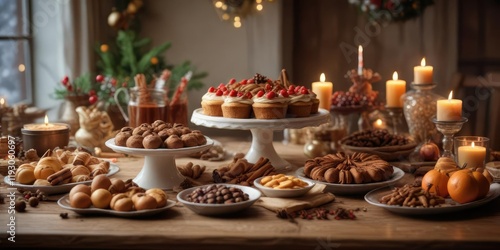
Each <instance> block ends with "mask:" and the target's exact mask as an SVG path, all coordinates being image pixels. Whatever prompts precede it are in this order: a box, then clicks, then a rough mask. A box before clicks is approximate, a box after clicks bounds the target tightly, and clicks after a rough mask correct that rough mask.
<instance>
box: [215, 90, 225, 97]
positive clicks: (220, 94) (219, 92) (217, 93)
mask: <svg viewBox="0 0 500 250" xmlns="http://www.w3.org/2000/svg"><path fill="white" fill-rule="evenodd" d="M222 94H224V92H222V90H220V89H218V90H217V92H216V93H215V95H216V96H222Z"/></svg>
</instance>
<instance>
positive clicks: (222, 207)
mask: <svg viewBox="0 0 500 250" xmlns="http://www.w3.org/2000/svg"><path fill="white" fill-rule="evenodd" d="M217 184H218V185H225V186H227V187H236V188H239V189H241V191H243V192H244V193H246V194H248V198H249V199H248V200H246V201H242V202H237V203H233V204H204V203H194V202H190V201H187V197H188V195H189V194H191V193H192V192H193V190H195V189H197V188H200V187H201V188H203V187H206V186H210V185H214V184H208V185H203V186H198V187H192V188H189V189H186V190H183V191H181V192H179V193H178V194H177V200H178V201H179V202H181V203H182V204H184V206H186V207H187V208H189V209H191V210H192V211H193V212H195V213H197V214H201V215H223V214H230V213H234V212H238V211H240V210H243V209H245V208H247V207H250V206H251V205H252V204H253V203H254V202H255V201H257V200H258V199H259V198H260V191H259V190H257V189H255V188H251V187H247V186H241V185H234V184H223V183H217ZM217 184H216V185H217Z"/></svg>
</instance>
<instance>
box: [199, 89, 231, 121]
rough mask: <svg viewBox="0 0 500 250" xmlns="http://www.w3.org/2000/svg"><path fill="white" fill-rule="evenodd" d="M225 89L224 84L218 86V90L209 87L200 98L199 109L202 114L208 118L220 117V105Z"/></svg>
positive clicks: (222, 101)
mask: <svg viewBox="0 0 500 250" xmlns="http://www.w3.org/2000/svg"><path fill="white" fill-rule="evenodd" d="M226 90H227V88H226V86H224V84H222V83H221V84H220V85H219V87H218V88H215V87H210V88H208V91H207V93H205V94H204V95H203V96H202V97H201V108H202V109H203V114H205V115H209V116H222V108H221V106H222V104H223V103H224V98H225V96H224V91H226Z"/></svg>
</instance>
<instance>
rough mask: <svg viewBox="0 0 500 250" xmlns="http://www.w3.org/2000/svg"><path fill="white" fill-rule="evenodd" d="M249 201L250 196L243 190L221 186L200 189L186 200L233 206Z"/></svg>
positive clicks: (194, 191)
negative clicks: (233, 204)
mask: <svg viewBox="0 0 500 250" xmlns="http://www.w3.org/2000/svg"><path fill="white" fill-rule="evenodd" d="M248 199H249V198H248V194H246V193H245V192H243V191H242V190H241V189H239V188H236V187H228V186H226V185H220V184H219V185H217V184H213V185H209V186H206V187H199V188H197V189H195V190H193V192H191V194H189V195H188V196H187V198H186V200H187V201H190V202H194V203H205V204H232V203H237V202H242V201H246V200H248Z"/></svg>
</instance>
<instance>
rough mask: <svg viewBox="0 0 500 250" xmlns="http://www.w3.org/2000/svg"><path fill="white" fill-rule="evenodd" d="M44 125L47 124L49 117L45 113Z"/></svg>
mask: <svg viewBox="0 0 500 250" xmlns="http://www.w3.org/2000/svg"><path fill="white" fill-rule="evenodd" d="M44 121H45V126H47V125H49V117H48V116H47V115H45V119H44Z"/></svg>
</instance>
